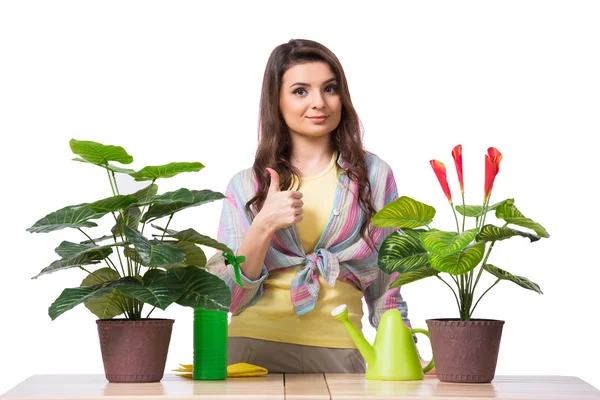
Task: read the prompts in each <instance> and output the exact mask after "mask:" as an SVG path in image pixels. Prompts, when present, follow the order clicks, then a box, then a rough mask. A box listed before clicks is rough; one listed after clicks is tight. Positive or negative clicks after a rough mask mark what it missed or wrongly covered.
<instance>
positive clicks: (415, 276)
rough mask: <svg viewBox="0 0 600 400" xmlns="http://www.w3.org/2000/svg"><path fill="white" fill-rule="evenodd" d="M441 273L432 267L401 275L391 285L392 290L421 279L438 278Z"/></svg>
mask: <svg viewBox="0 0 600 400" xmlns="http://www.w3.org/2000/svg"><path fill="white" fill-rule="evenodd" d="M439 273H440V271H438V270H436V269H434V268H431V267H423V268H419V269H416V270H414V271H409V272H405V273H402V274H400V275H399V276H398V277H397V278H396V279H395V280H394V282H392V283H391V285H390V289H392V288H396V287H398V286H404V285H407V284H409V283H412V282H415V281H418V280H421V279H425V278H429V277H430V276H436V275H437V274H439Z"/></svg>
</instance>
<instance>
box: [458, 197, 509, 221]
mask: <svg viewBox="0 0 600 400" xmlns="http://www.w3.org/2000/svg"><path fill="white" fill-rule="evenodd" d="M514 201H515V200H514V199H506V200H504V201H500V202H498V203H496V204H492V205H491V206H489V207H488V210H487V211H488V212H490V211H493V210H495V209H496V208H498V207H500V206H501V205H503V204H504V203H507V204H513V203H514ZM454 208H455V209H456V211H458V212H459V214H461V215H464V216H465V217H477V218H478V217H481V216H482V215H483V206H465V207H464V208H463V206H456V207H454Z"/></svg>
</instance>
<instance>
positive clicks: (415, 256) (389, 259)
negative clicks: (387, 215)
mask: <svg viewBox="0 0 600 400" xmlns="http://www.w3.org/2000/svg"><path fill="white" fill-rule="evenodd" d="M422 231H423V230H421V229H419V230H414V231H413V230H411V229H404V230H398V231H396V232H394V233H392V234H391V235H389V236H388V237H387V238H386V239H385V240H384V241H383V243H382V244H381V247H380V248H379V255H378V258H377V265H378V266H379V268H380V269H381V270H382V271H384V272H386V273H388V274H391V273H393V272H400V273H405V272H408V271H412V270H415V269H419V268H422V267H425V266H427V265H428V264H429V261H427V251H426V250H425V248H424V247H423V245H422V244H421V241H420V240H419V233H420V232H422Z"/></svg>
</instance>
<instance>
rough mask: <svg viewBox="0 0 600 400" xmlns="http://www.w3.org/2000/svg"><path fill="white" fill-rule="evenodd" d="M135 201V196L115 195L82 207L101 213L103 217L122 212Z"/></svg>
mask: <svg viewBox="0 0 600 400" xmlns="http://www.w3.org/2000/svg"><path fill="white" fill-rule="evenodd" d="M136 201H137V199H136V198H135V196H131V195H128V194H126V195H117V196H112V197H107V198H106V199H102V200H98V201H95V202H93V203H90V204H87V205H85V206H84V207H85V208H88V209H90V210H93V211H96V212H98V213H103V215H104V214H108V213H110V212H114V211H119V210H124V209H126V208H127V207H129V206H130V205H132V204H133V203H135V202H136Z"/></svg>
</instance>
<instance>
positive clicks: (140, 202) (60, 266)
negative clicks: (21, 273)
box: [27, 139, 243, 382]
mask: <svg viewBox="0 0 600 400" xmlns="http://www.w3.org/2000/svg"><path fill="white" fill-rule="evenodd" d="M69 144H70V147H71V150H72V151H73V153H75V154H76V155H78V156H79V157H80V158H75V159H74V161H79V162H83V163H88V164H92V165H96V166H99V167H100V168H102V169H104V170H105V171H106V174H107V175H108V180H109V183H110V187H111V190H112V196H111V197H108V198H105V199H101V200H98V201H94V202H91V203H83V204H77V205H71V206H67V207H64V208H61V209H60V210H58V211H55V212H52V213H50V214H48V215H46V216H45V217H44V218H42V219H40V220H39V221H37V222H36V223H35V224H34V225H33V226H31V227H30V228H28V229H27V230H28V231H29V232H43V233H47V232H54V231H57V230H61V229H65V228H70V229H76V230H78V231H79V232H81V234H82V235H83V236H84V237H85V239H84V240H83V241H80V242H77V243H74V242H69V241H63V242H62V243H60V245H59V246H58V247H57V248H56V249H55V251H56V253H57V254H58V255H59V256H60V259H59V260H56V261H54V262H52V263H51V264H50V265H49V266H48V267H46V268H44V269H42V271H41V272H40V273H39V274H38V275H36V276H35V277H34V279H35V278H38V277H39V276H42V275H46V274H51V273H54V272H58V271H62V270H66V269H71V268H79V269H80V270H82V271H84V272H85V273H86V274H87V276H86V277H85V278H84V279H83V281H82V282H81V284H80V286H79V287H75V288H68V289H65V290H64V291H63V292H62V293H61V294H60V296H58V298H57V299H56V300H55V301H54V303H52V305H51V306H50V308H49V309H48V314H49V316H50V318H52V320H54V319H56V318H57V317H58V316H60V315H61V314H63V313H64V312H66V311H68V310H70V309H72V308H73V307H75V306H77V305H79V304H82V303H83V304H84V305H85V306H86V307H87V308H88V309H89V310H90V311H91V312H92V313H93V314H95V315H96V316H97V317H98V320H97V321H96V323H97V326H98V333H99V337H100V347H101V350H102V358H103V361H104V369H105V375H106V378H107V379H108V380H109V381H111V382H157V381H160V380H161V379H162V377H163V374H164V368H165V362H166V359H167V352H168V347H169V342H170V339H171V330H172V325H173V322H174V320H172V319H161V318H150V315H151V314H152V312H153V311H154V310H155V309H156V308H160V309H161V310H164V309H166V308H167V307H168V306H169V305H171V304H173V303H177V304H179V305H182V306H186V307H191V308H194V309H195V310H196V311H201V310H207V312H208V311H218V312H222V313H225V314H226V313H227V311H229V306H230V304H231V293H230V291H229V288H228V287H227V285H226V284H225V283H224V282H223V281H222V280H221V279H219V278H218V277H217V276H215V275H212V274H210V273H209V272H207V271H206V270H205V269H204V267H205V264H206V256H205V255H204V252H203V250H202V249H201V248H200V247H199V246H198V245H203V246H208V247H212V248H215V249H218V250H221V251H223V252H224V253H225V254H226V255H227V256H229V260H230V262H231V263H232V264H233V266H234V268H235V270H236V273H237V274H238V277H239V263H241V262H243V257H235V256H233V252H232V251H231V250H230V249H229V248H228V247H227V246H225V245H224V244H222V243H219V242H217V241H216V240H214V239H212V238H210V237H208V236H204V235H201V234H200V233H198V232H196V231H195V230H193V229H186V230H183V231H175V230H172V229H169V225H170V223H171V220H172V219H173V216H174V215H175V214H176V213H178V212H180V211H182V210H184V209H187V208H190V207H196V206H199V205H202V204H206V203H209V202H213V201H216V200H220V199H223V198H224V197H225V196H223V195H222V194H221V193H218V192H213V191H211V190H188V189H185V188H181V189H179V190H176V191H173V192H167V193H163V194H160V195H159V194H157V193H158V186H157V185H156V184H155V182H156V181H157V180H158V179H165V178H171V177H174V176H176V175H178V174H180V173H183V172H196V171H200V170H201V169H202V168H204V166H203V165H202V164H201V163H199V162H192V163H187V162H178V163H170V164H166V165H160V166H147V167H144V168H142V169H141V170H139V171H134V170H132V169H127V168H123V167H121V166H117V165H115V164H113V162H118V163H121V164H130V163H132V162H133V157H131V155H129V154H128V153H127V151H125V149H123V148H122V147H120V146H112V145H103V144H101V143H97V142H91V141H79V140H75V139H73V140H71V141H70V143H69ZM115 174H127V175H130V176H131V177H133V178H134V179H135V180H136V181H150V183H149V185H148V186H146V187H145V188H143V189H141V190H139V191H137V192H135V193H133V194H121V193H120V192H119V187H118V185H117V180H116V176H115ZM104 216H110V217H111V218H113V219H114V225H113V226H112V229H111V230H110V234H108V235H103V236H98V235H96V234H94V233H91V232H89V229H90V228H93V227H96V226H97V224H96V223H95V222H94V221H93V220H98V219H99V218H102V217H104ZM163 218H166V219H167V221H166V225H165V226H164V228H161V227H159V226H157V225H154V224H151V226H152V227H153V228H154V229H156V230H155V232H156V233H155V234H153V235H151V237H149V238H147V237H146V236H145V235H144V230H146V235H147V233H148V229H146V228H148V226H147V225H148V224H150V223H151V222H154V221H157V220H160V219H163ZM86 231H88V232H86ZM94 236H95V238H93V237H94ZM103 264H105V266H104V267H102V268H97V267H98V266H101V265H103ZM93 267H96V268H95V269H93ZM238 284H241V282H240V281H239V278H238ZM145 305H149V306H150V307H152V309H150V311H149V312H147V313H144V306H145ZM144 314H145V316H144ZM120 315H123V316H124V318H115V317H117V316H120ZM226 323H227V322H226V318H225V331H226V328H227V326H226ZM224 340H226V338H225V339H224ZM222 364H223V369H225V368H226V365H225V364H226V360H225V361H224V362H223V363H222Z"/></svg>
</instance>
